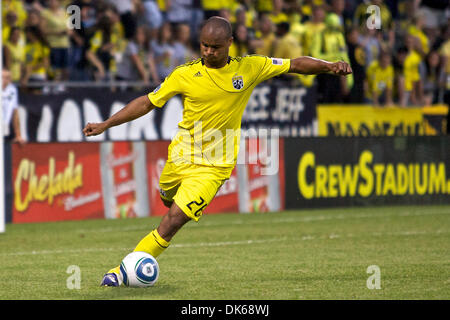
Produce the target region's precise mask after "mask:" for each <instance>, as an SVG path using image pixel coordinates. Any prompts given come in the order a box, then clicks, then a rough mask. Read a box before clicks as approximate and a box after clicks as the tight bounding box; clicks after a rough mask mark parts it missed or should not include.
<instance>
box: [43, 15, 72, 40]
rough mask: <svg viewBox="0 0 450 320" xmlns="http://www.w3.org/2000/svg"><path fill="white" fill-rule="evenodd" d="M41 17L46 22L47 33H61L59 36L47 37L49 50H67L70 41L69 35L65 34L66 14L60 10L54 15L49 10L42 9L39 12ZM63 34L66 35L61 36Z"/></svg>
mask: <svg viewBox="0 0 450 320" xmlns="http://www.w3.org/2000/svg"><path fill="white" fill-rule="evenodd" d="M41 15H42V17H43V18H44V20H45V21H46V23H47V28H48V30H49V31H52V32H60V33H61V34H59V35H47V40H48V42H49V44H50V48H69V46H70V40H69V34H68V33H67V30H68V27H67V19H68V14H67V12H66V11H65V10H63V9H61V10H58V12H57V13H54V12H52V11H51V10H49V9H44V10H42V11H41ZM63 32H66V33H64V34H63Z"/></svg>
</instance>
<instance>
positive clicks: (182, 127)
mask: <svg viewBox="0 0 450 320" xmlns="http://www.w3.org/2000/svg"><path fill="white" fill-rule="evenodd" d="M289 68H290V60H289V59H281V58H268V57H265V56H257V55H252V56H245V57H236V58H232V57H230V58H229V59H228V63H227V64H226V65H225V66H224V67H222V68H219V69H213V68H208V67H206V66H205V65H204V64H203V62H202V59H197V60H195V61H192V62H190V63H187V64H184V65H181V66H179V67H177V68H176V69H175V70H174V71H173V72H172V73H171V74H170V75H169V76H168V77H167V78H166V79H165V80H164V82H163V83H162V84H161V85H160V86H159V87H158V88H156V89H155V90H154V91H153V92H151V93H150V94H148V98H149V99H150V102H151V103H152V104H153V105H155V106H156V107H162V106H164V104H165V103H166V102H167V100H169V99H170V98H171V97H173V96H174V95H177V94H180V95H181V98H182V100H183V105H184V110H183V119H182V121H181V122H180V123H179V124H178V128H179V130H178V133H177V135H176V136H175V137H174V139H173V140H172V143H171V144H170V146H169V157H168V161H169V162H177V161H181V162H184V163H186V162H188V163H195V164H201V165H207V166H216V167H228V168H232V167H234V165H235V163H236V160H237V154H238V151H239V141H240V128H241V119H242V115H243V113H244V109H245V107H246V105H247V102H248V100H249V98H250V95H251V93H252V91H253V89H254V88H255V87H256V85H258V84H259V83H261V82H262V81H264V80H267V79H269V78H272V77H275V76H278V75H280V74H283V73H286V72H288V71H289Z"/></svg>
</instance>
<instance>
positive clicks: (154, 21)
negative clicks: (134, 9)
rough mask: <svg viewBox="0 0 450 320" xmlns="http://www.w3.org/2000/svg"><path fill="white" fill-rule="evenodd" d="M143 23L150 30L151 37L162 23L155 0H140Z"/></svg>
mask: <svg viewBox="0 0 450 320" xmlns="http://www.w3.org/2000/svg"><path fill="white" fill-rule="evenodd" d="M142 6H143V9H144V10H143V17H144V23H145V25H146V26H148V27H149V29H150V30H151V35H152V37H154V36H156V35H157V33H158V29H159V28H160V27H161V25H162V23H163V16H162V13H161V10H159V7H158V4H157V3H156V1H155V0H142Z"/></svg>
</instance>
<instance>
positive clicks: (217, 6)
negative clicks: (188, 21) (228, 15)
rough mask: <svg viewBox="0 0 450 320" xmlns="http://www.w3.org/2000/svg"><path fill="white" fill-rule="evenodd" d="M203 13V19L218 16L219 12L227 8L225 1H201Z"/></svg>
mask: <svg viewBox="0 0 450 320" xmlns="http://www.w3.org/2000/svg"><path fill="white" fill-rule="evenodd" d="M202 7H203V12H204V14H205V19H209V18H211V17H212V16H220V11H221V10H222V9H224V8H227V7H228V4H227V1H226V0H202Z"/></svg>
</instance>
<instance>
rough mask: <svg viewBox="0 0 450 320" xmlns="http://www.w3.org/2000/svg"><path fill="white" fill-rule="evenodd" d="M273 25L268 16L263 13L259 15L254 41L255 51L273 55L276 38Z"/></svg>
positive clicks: (264, 54) (269, 55)
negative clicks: (255, 39)
mask: <svg viewBox="0 0 450 320" xmlns="http://www.w3.org/2000/svg"><path fill="white" fill-rule="evenodd" d="M274 28H275V27H274V25H273V23H272V20H270V18H269V16H268V15H267V14H265V13H263V14H261V15H260V18H259V30H258V32H257V34H256V36H257V39H258V41H255V47H256V48H255V53H256V54H260V55H263V56H267V57H273V56H274V54H273V52H274V49H275V45H274V42H275V40H276V35H275V32H274Z"/></svg>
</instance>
